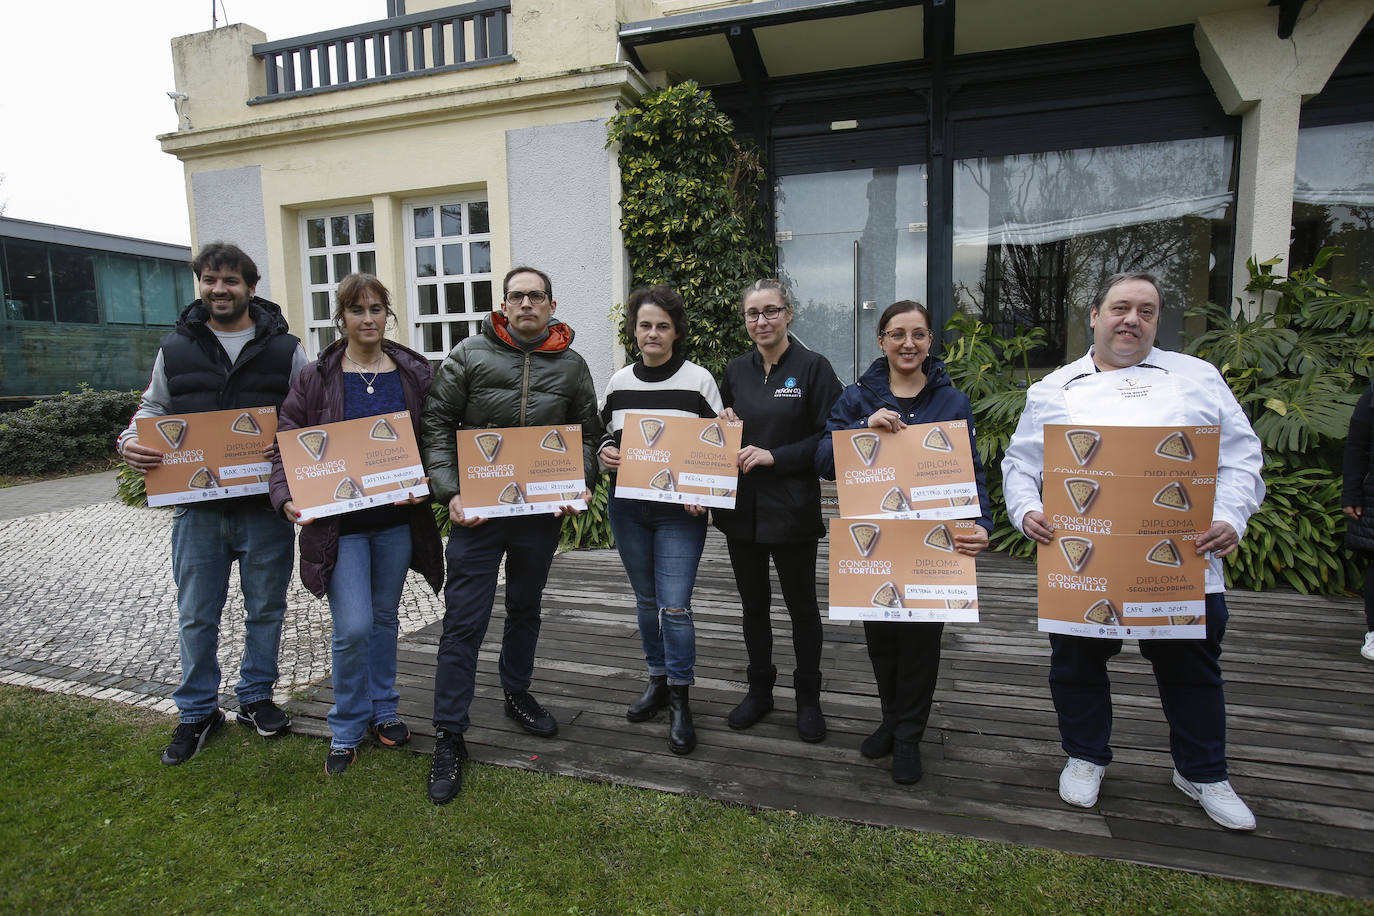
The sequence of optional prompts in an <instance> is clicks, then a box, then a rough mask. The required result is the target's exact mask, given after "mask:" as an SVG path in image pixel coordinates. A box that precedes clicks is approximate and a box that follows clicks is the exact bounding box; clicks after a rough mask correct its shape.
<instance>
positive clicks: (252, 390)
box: [161, 297, 300, 413]
mask: <svg viewBox="0 0 1374 916" xmlns="http://www.w3.org/2000/svg"><path fill="white" fill-rule="evenodd" d="M248 313H249V314H250V315H251V316H252V318H253V326H254V330H255V333H254V335H253V339H252V340H250V341H249V342H248V343H247V344H245V345H244V347H243V352H241V353H240V354H239V358H238V359H237V360H235V361H234V362H233V364H232V365H231V364H230V362H229V357H228V355H227V354H226V353H225V352H224V348H223V347H221V346H220V344H219V341H218V340H217V339H216V338H215V335H214V332H213V331H211V330H210V328H209V326H208V324H207V322H208V321H209V318H210V312H209V310H208V309H206V307H205V306H204V305H203V304H202V303H201V301H200V300H199V299H197V300H196V301H195V302H192V303H191V304H190V305H189V306H187V307H186V310H185V311H183V312H182V313H181V317H180V318H179V319H178V320H177V327H176V330H175V331H172V333H170V334H168V335H167V336H166V337H164V338H163V339H162V344H161V346H162V363H163V368H164V369H165V370H166V373H167V388H168V390H169V391H170V392H171V395H172V402H171V413H199V412H201V411H206V410H229V409H231V408H235V407H280V406H281V403H282V401H283V400H285V399H286V393H287V391H289V390H290V388H291V360H292V358H293V356H294V355H295V352H296V347H297V346H298V345H299V343H300V341H298V340H297V339H296V338H295V337H293V336H292V335H291V334H288V333H287V325H286V319H285V318H283V317H282V314H281V309H280V308H279V307H278V306H277V305H276V303H273V302H268V301H267V300H266V299H258V298H256V297H254V299H253V300H252V301H251V302H250V303H249V304H248Z"/></svg>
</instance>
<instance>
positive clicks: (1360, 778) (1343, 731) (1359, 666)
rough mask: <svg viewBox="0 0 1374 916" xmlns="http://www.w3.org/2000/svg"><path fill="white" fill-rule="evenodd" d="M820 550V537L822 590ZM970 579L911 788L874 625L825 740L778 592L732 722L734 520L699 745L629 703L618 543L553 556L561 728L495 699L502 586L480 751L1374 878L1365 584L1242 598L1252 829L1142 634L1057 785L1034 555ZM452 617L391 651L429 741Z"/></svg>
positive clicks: (715, 562)
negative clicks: (1082, 786) (900, 780)
mask: <svg viewBox="0 0 1374 916" xmlns="http://www.w3.org/2000/svg"><path fill="white" fill-rule="evenodd" d="M824 549H825V542H822V562H821V571H820V579H821V587H822V607H824V594H825V592H824V587H825V569H824V565H825V561H824ZM979 590H980V595H979V597H980V604H981V605H982V607H983V608H984V610H983V612H982V622H981V623H978V624H950V625H947V626H946V628H945V637H944V660H943V663H942V665H941V670H940V680H939V686H938V690H937V692H936V696H935V710H934V713H933V715H932V717H931V723H930V727H929V729H928V730H927V733H926V738H925V741H924V743H923V745H922V748H921V752H922V757H923V759H924V761H925V764H926V776H925V778H924V779H923V780H922V781H921V782H920V783H919V784H918V785H916V786H913V787H907V788H903V787H900V786H897V785H895V784H894V783H893V782H892V781H891V778H890V776H889V774H888V766H889V761H888V760H884V761H878V762H873V761H868V760H865V759H864V758H863V757H861V756H860V755H859V752H858V746H859V742H860V741H861V740H862V739H863V737H864V736H865V735H867V734H868V732H869V731H871V730H872V729H873V727H874V726H875V724H876V721H877V716H878V712H877V701H876V698H875V697H874V695H873V682H872V672H871V669H870V668H869V664H868V658H867V655H866V654H865V652H864V646H863V631H862V627H861V625H859V624H845V623H832V622H829V621H827V622H826V624H825V628H826V644H825V655H824V659H823V662H822V667H823V670H824V673H825V678H826V680H825V689H824V693H823V696H822V705H823V708H824V710H825V713H826V720H827V723H828V725H829V729H830V734H829V737H828V738H827V739H826V741H825V742H824V743H822V744H819V745H807V744H803V743H801V742H800V741H799V740H798V739H797V737H796V731H795V728H794V727H793V712H794V710H795V706H794V704H793V700H792V692H791V689H790V687H791V669H792V654H791V646H790V639H789V633H788V626H787V620H786V614H785V612H782V613H779V612H778V611H777V608H778V606H779V604H780V599H778V598H776V597H775V614H774V644H775V661H776V663H777V665H778V669H779V673H780V674H779V690H778V691H777V700H778V708H777V709H776V710H775V711H774V712H773V713H771V714H770V715H769V716H768V717H767V718H765V719H764V721H763V722H761V723H760V724H759V725H757V726H755V727H754V728H752V729H750V730H748V731H743V732H739V731H734V730H732V729H730V728H729V727H728V726H727V725H726V723H725V716H726V714H727V713H728V712H729V710H730V709H731V707H732V706H733V705H734V704H735V703H736V702H737V701H738V699H739V697H740V696H741V694H742V692H743V690H744V685H743V679H744V670H745V653H744V646H743V641H742V639H741V637H740V632H739V607H738V598H737V595H736V592H735V588H734V580H733V577H732V575H731V572H730V564H729V560H728V559H727V558H726V556H725V549H724V540H723V539H722V538H721V537H720V536H719V535H718V534H716V533H715V532H714V531H713V532H712V535H711V537H710V539H709V540H708V541H707V547H706V553H705V556H704V557H703V560H702V566H701V573H700V575H699V577H698V581H697V590H696V596H695V600H694V613H695V619H696V627H697V684H696V686H695V687H694V688H693V691H692V709H693V713H694V715H695V718H696V726H697V731H698V739H699V745H698V747H697V749H696V751H695V752H694V753H692V754H691V755H690V756H688V757H678V756H675V755H673V754H672V753H670V752H669V751H668V747H667V738H666V734H667V724H666V718H665V716H664V715H663V714H661V715H660V716H659V717H658V718H657V719H655V720H653V721H650V722H646V723H641V724H631V723H628V722H626V721H625V716H624V711H625V707H626V706H627V705H628V704H629V703H630V702H631V700H633V699H634V698H635V697H636V696H637V695H638V693H639V691H640V690H641V689H642V686H643V657H642V654H641V652H640V646H639V638H638V635H637V632H636V628H635V619H634V608H633V602H632V599H631V597H630V591H629V586H628V584H627V583H626V581H625V575H624V571H623V569H622V568H621V566H620V561H619V558H618V556H617V555H616V553H615V552H614V551H576V552H572V553H567V554H563V555H561V556H559V557H558V558H557V559H556V560H555V562H554V568H553V572H552V574H551V576H550V579H549V587H548V589H547V590H546V592H545V596H544V625H543V631H542V635H541V638H540V643H539V657H538V663H537V667H536V671H535V683H534V687H533V691H534V693H535V694H536V696H538V697H539V698H540V700H541V701H542V702H544V704H545V705H546V706H547V707H548V708H549V709H550V710H551V711H552V712H553V713H554V715H555V716H557V718H558V721H559V725H560V731H559V734H558V736H557V737H556V738H554V739H552V740H540V739H537V738H533V737H530V736H528V735H526V734H525V733H524V732H522V731H519V730H518V729H517V728H516V726H515V725H514V723H512V722H511V721H510V720H508V719H506V718H505V716H504V715H503V712H502V708H501V689H500V685H499V683H498V682H497V677H496V653H497V650H498V648H499V646H498V642H497V638H498V636H497V634H499V633H500V628H501V611H500V605H501V601H500V598H499V597H498V599H497V612H496V614H495V616H494V617H493V621H492V626H491V629H490V631H489V633H488V639H487V642H486V644H485V645H484V647H483V651H482V654H481V658H480V661H479V672H478V684H477V698H476V700H475V701H474V703H473V707H472V719H473V723H474V724H473V727H472V730H471V731H469V732H468V734H467V740H468V746H469V748H470V750H471V752H472V754H473V757H474V759H476V760H477V761H480V762H482V763H488V764H496V765H499V766H512V767H520V768H523V769H528V770H538V771H541V772H549V773H558V774H562V775H565V776H574V777H578V778H583V779H594V780H601V781H608V782H615V783H622V784H628V785H634V786H641V787H644V788H648V789H657V790H661V791H667V792H682V793H691V794H694V795H701V796H706V797H710V798H714V799H718V800H720V801H725V802H735V803H740V804H746V805H753V806H758V807H762V808H775V809H790V810H795V811H801V812H807V813H811V814H818V815H824V816H827V817H836V818H843V819H846V820H851V821H859V822H864V823H871V824H883V825H895V826H900V827H909V828H916V829H920V830H933V831H940V832H944V833H950V834H958V835H961V836H969V837H977V838H980V839H986V840H995V841H1000V842H1007V843H1017V844H1022V845H1027V846H1040V847H1046V848H1052V849H1059V850H1066V851H1070V852H1076V853H1082V854H1085V855H1093V856H1102V857H1106V858H1112V859H1121V860H1125V861H1130V862H1139V863H1145V864H1149V865H1157V866H1163V867H1167V868H1178V869H1185V870H1189V871H1197V872H1204V873H1208V874H1215V875H1224V876H1227V877H1232V878H1241V879H1245V880H1248V881H1258V882H1265V883H1271V884H1278V885H1284V886H1288V887H1296V888H1304V889H1309V890H1319V891H1328V892H1334V893H1340V894H1346V895H1352V896H1359V897H1374V866H1371V864H1370V863H1371V862H1374V664H1371V663H1370V662H1368V661H1365V660H1364V659H1362V658H1361V657H1360V655H1359V652H1358V643H1359V636H1360V634H1361V633H1362V629H1363V627H1362V624H1363V620H1362V617H1361V613H1360V606H1359V604H1358V602H1357V601H1354V600H1349V599H1327V598H1313V597H1306V596H1299V595H1295V594H1293V593H1290V592H1274V593H1267V594H1262V595H1256V594H1252V593H1249V592H1243V593H1235V594H1232V595H1231V596H1229V597H1228V600H1229V604H1230V610H1231V624H1230V628H1229V632H1228V633H1227V636H1226V644H1225V656H1224V660H1223V665H1224V671H1225V674H1226V678H1227V700H1228V706H1229V714H1230V720H1229V726H1230V736H1229V757H1230V768H1231V777H1232V782H1233V785H1235V787H1236V789H1237V791H1239V792H1240V793H1241V795H1242V797H1244V798H1245V799H1246V800H1247V801H1248V802H1249V803H1250V805H1251V807H1252V809H1253V810H1254V812H1255V815H1256V817H1257V818H1258V820H1259V829H1258V830H1257V831H1255V832H1254V833H1253V834H1240V833H1235V832H1232V831H1228V830H1224V829H1222V828H1221V827H1218V826H1216V825H1214V824H1213V823H1212V822H1211V821H1210V820H1209V819H1208V818H1207V817H1206V815H1205V814H1203V812H1202V810H1201V809H1200V808H1199V807H1198V806H1197V804H1196V803H1194V802H1192V801H1189V800H1188V799H1187V798H1185V797H1184V796H1183V795H1182V794H1181V793H1180V792H1179V791H1178V790H1177V789H1175V788H1174V787H1173V786H1172V785H1171V784H1170V782H1169V774H1170V768H1171V766H1172V764H1171V762H1170V759H1169V755H1168V736H1167V730H1166V727H1165V724H1164V720H1163V716H1162V713H1161V712H1160V707H1159V699H1158V695H1157V693H1156V690H1155V687H1154V681H1153V677H1152V676H1151V674H1150V671H1149V666H1148V664H1146V663H1145V662H1143V660H1142V659H1141V658H1140V655H1139V653H1138V652H1137V651H1136V649H1135V647H1134V644H1132V643H1128V644H1127V646H1126V648H1125V650H1124V651H1123V652H1122V654H1121V656H1119V658H1118V659H1117V660H1116V661H1115V662H1113V666H1112V668H1111V672H1112V677H1113V683H1114V685H1115V690H1114V702H1115V709H1116V720H1115V733H1114V736H1113V746H1114V749H1115V753H1116V760H1115V762H1114V763H1113V764H1112V766H1111V768H1110V769H1109V770H1108V775H1107V779H1106V781H1105V782H1104V784H1103V788H1102V796H1101V800H1100V801H1099V803H1098V805H1097V807H1096V808H1094V809H1092V810H1090V811H1085V810H1081V809H1077V808H1072V807H1070V806H1068V805H1065V804H1064V803H1063V802H1062V801H1060V799H1059V796H1058V792H1057V779H1058V773H1059V769H1060V767H1061V766H1062V764H1063V754H1062V752H1061V750H1060V748H1059V736H1058V730H1057V728H1056V725H1055V718H1054V710H1053V707H1052V705H1051V702H1050V693H1049V687H1048V684H1047V683H1046V673H1047V670H1048V660H1049V646H1048V642H1047V640H1046V638H1045V636H1044V635H1043V634H1041V633H1038V632H1036V629H1035V585H1034V579H1033V567H1032V566H1031V564H1030V563H1027V562H1024V561H1015V560H1011V559H1008V558H1005V557H1001V556H996V555H993V556H987V557H985V558H980V560H979ZM774 594H775V596H776V595H777V594H778V592H777V589H776V586H775V589H774ZM438 632H439V628H438V625H437V624H436V625H433V626H430V627H427V628H425V629H424V630H422V631H420V632H418V633H416V634H412V635H411V636H410V637H408V638H406V639H403V641H402V645H401V650H400V675H399V689H400V691H401V714H402V716H404V717H405V718H406V719H407V721H408V722H409V723H410V724H411V727H412V728H414V729H415V731H416V741H415V745H416V747H417V748H418V749H420V750H429V749H430V748H432V746H433V740H432V738H433V729H432V726H431V725H430V723H429V718H430V714H431V704H432V686H433V673H434V657H435V651H436V646H437V644H438ZM311 696H312V699H311V700H309V701H298V702H296V703H295V704H293V706H292V712H293V714H294V715H295V716H296V725H295V728H296V730H298V731H302V732H306V733H309V734H318V735H327V734H328V730H327V728H326V726H325V722H324V716H325V714H326V712H327V711H328V708H329V705H330V703H331V701H332V700H331V691H330V689H329V685H328V684H327V683H325V684H323V685H320V686H318V687H316V688H314V689H313V691H311ZM416 791H417V792H418V791H421V788H420V787H419V786H417V787H416Z"/></svg>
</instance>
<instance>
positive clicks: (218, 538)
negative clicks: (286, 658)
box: [172, 501, 296, 722]
mask: <svg viewBox="0 0 1374 916" xmlns="http://www.w3.org/2000/svg"><path fill="white" fill-rule="evenodd" d="M295 548H296V532H295V526H294V525H292V524H291V523H290V522H288V521H287V520H286V519H284V518H282V516H280V515H278V514H277V513H276V512H273V511H272V510H271V509H270V508H269V507H268V506H267V505H266V504H265V503H258V502H256V501H254V502H252V503H250V504H248V505H244V504H243V503H237V502H235V503H234V504H233V505H228V506H221V505H219V504H216V503H209V504H204V505H195V506H185V505H183V506H177V507H176V508H175V509H174V510H173V511H172V578H173V579H174V580H175V581H176V585H177V614H178V620H177V630H178V635H179V642H180V648H181V685H180V686H179V687H177V689H176V692H175V693H173V694H172V699H173V700H174V701H175V702H176V704H177V709H178V710H179V711H180V713H181V721H183V722H199V721H201V720H202V719H204V718H206V717H208V716H209V715H210V714H211V713H213V712H214V711H215V709H216V708H217V707H218V706H219V681H220V670H219V658H218V653H219V622H220V616H221V615H222V614H223V613H224V601H225V599H226V598H227V597H228V596H229V572H230V569H231V568H232V566H233V564H234V561H235V560H238V561H239V583H240V585H241V586H242V588H243V604H244V612H245V615H246V616H245V622H244V631H245V632H244V640H243V662H242V664H241V665H240V666H239V682H238V686H237V687H236V688H235V693H236V694H237V695H238V700H239V704H240V705H244V706H246V705H247V704H249V703H255V702H257V701H258V700H265V699H269V698H271V696H272V685H273V684H275V683H276V680H277V649H278V648H279V647H280V645H281V623H282V617H284V616H285V614H286V586H287V584H288V583H290V581H291V567H292V565H293V562H294V560H295V552H296V551H295Z"/></svg>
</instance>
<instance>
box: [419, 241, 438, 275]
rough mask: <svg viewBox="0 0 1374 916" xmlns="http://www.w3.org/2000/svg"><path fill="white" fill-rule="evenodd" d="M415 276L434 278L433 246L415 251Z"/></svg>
mask: <svg viewBox="0 0 1374 916" xmlns="http://www.w3.org/2000/svg"><path fill="white" fill-rule="evenodd" d="M415 276H417V277H432V276H434V246H433V245H426V246H425V247H424V248H416V249H415Z"/></svg>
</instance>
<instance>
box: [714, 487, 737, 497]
mask: <svg viewBox="0 0 1374 916" xmlns="http://www.w3.org/2000/svg"><path fill="white" fill-rule="evenodd" d="M734 492H735V491H734V490H727V489H726V488H725V487H712V488H711V495H712V496H729V495H731V494H732V493H734Z"/></svg>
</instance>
